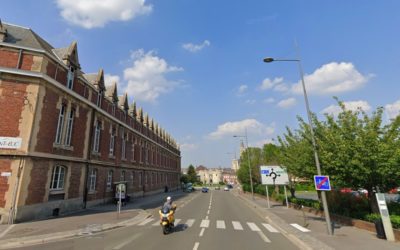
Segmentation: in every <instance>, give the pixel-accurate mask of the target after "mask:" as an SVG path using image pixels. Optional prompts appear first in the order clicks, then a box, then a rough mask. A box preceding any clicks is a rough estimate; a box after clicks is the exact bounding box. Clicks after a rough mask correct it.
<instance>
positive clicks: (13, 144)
mask: <svg viewBox="0 0 400 250" xmlns="http://www.w3.org/2000/svg"><path fill="white" fill-rule="evenodd" d="M21 144H22V138H19V137H0V148H7V149H19V148H20V147H21Z"/></svg>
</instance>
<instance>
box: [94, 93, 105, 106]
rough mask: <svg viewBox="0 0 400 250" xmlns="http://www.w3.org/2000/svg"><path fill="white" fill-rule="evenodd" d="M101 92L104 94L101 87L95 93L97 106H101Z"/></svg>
mask: <svg viewBox="0 0 400 250" xmlns="http://www.w3.org/2000/svg"><path fill="white" fill-rule="evenodd" d="M103 94H104V91H103V90H102V89H101V90H99V93H98V94H97V102H96V105H97V107H101V100H102V99H103Z"/></svg>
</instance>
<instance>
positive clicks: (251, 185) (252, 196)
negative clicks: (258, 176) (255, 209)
mask: <svg viewBox="0 0 400 250" xmlns="http://www.w3.org/2000/svg"><path fill="white" fill-rule="evenodd" d="M245 131H246V147H247V151H248V152H247V160H248V161H249V175H250V187H251V198H252V199H253V200H254V191H253V177H252V176H251V165H250V148H249V142H248V140H247V128H246V130H245Z"/></svg>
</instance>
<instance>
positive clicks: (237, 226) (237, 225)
mask: <svg viewBox="0 0 400 250" xmlns="http://www.w3.org/2000/svg"><path fill="white" fill-rule="evenodd" d="M232 225H233V229H235V230H243V227H242V224H240V222H239V221H232Z"/></svg>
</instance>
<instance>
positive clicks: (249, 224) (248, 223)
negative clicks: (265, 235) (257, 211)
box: [247, 222, 261, 232]
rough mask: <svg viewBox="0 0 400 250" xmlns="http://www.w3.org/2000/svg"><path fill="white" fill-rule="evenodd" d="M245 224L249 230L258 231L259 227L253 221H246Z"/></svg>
mask: <svg viewBox="0 0 400 250" xmlns="http://www.w3.org/2000/svg"><path fill="white" fill-rule="evenodd" d="M247 225H248V226H249V227H250V229H251V231H254V232H260V231H261V229H260V228H259V227H257V225H256V224H255V223H253V222H247Z"/></svg>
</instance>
